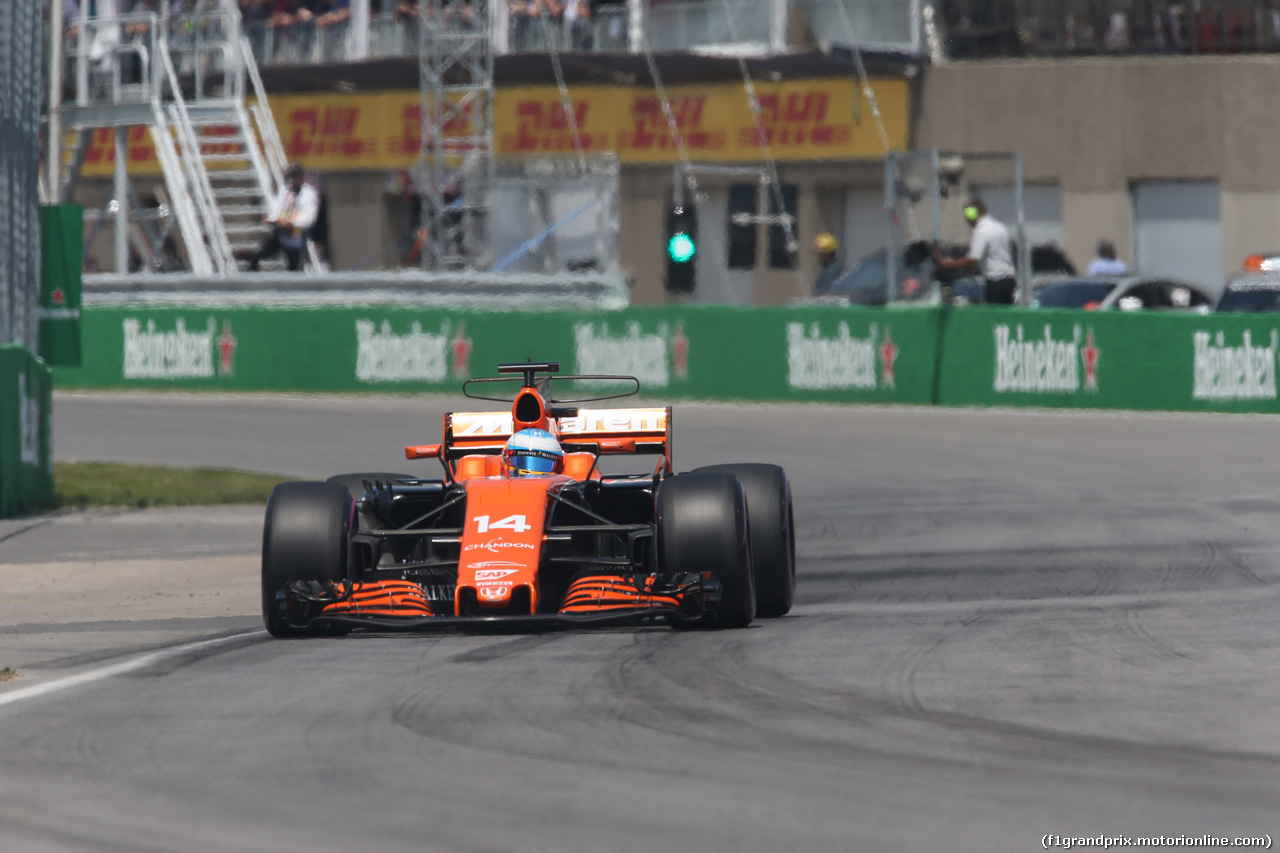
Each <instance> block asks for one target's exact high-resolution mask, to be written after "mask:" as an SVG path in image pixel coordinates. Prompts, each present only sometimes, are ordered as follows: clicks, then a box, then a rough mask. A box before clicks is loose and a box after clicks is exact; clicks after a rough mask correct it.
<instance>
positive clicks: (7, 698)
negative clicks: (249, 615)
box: [0, 631, 267, 705]
mask: <svg viewBox="0 0 1280 853" xmlns="http://www.w3.org/2000/svg"><path fill="white" fill-rule="evenodd" d="M266 633H267V632H266V631H247V632H245V633H243V634H232V635H231V636H230V637H219V638H217V639H216V640H201V641H199V642H197V643H187V644H185V645H182V646H174V647H173V648H170V649H161V650H160V651H158V652H150V653H148V654H145V655H141V656H139V657H136V658H131V659H130V660H126V661H121V662H120V663H113V664H111V665H110V666H104V667H102V668H101V669H95V670H90V671H89V672H82V673H80V674H79V675H69V676H67V677H66V678H59V679H57V680H56V681H46V682H45V683H44V684H33V685H31V686H30V687H24V688H22V689H21V690H14V691H13V692H11V693H0V705H8V704H10V703H11V702H21V701H22V700H23V699H35V698H36V697H38V696H47V695H49V694H50V693H57V692H58V691H59V690H67V689H68V688H71V687H79V686H80V685H82V684H91V683H93V682H95V681H102V680H103V679H104V678H111V677H112V676H115V675H120V674H122V673H126V672H132V671H134V670H135V669H142V668H143V667H148V666H151V665H152V664H155V663H159V662H160V661H163V660H167V659H169V658H175V657H180V656H181V655H186V654H190V653H191V652H197V651H201V650H203V649H210V648H213V647H215V646H221V645H225V644H227V643H233V642H237V641H239V640H244V639H246V638H248V637H255V636H258V635H259V634H261V635H263V636H266Z"/></svg>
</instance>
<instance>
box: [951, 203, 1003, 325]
mask: <svg viewBox="0 0 1280 853" xmlns="http://www.w3.org/2000/svg"><path fill="white" fill-rule="evenodd" d="M964 218H965V221H966V222H968V223H969V225H970V226H971V227H972V228H973V236H972V237H971V238H970V240H969V254H967V255H965V256H964V257H963V258H942V259H940V260H939V261H938V266H939V267H940V268H942V269H964V270H967V271H970V272H973V273H977V274H978V275H981V276H982V277H983V278H985V279H986V280H987V287H986V297H985V300H986V302H987V303H988V304H991V305H1012V304H1013V292H1014V290H1015V289H1016V287H1017V284H1018V279H1017V270H1016V269H1014V266H1013V242H1012V241H1011V240H1010V239H1009V229H1008V228H1005V227H1004V223H1002V222H1000V221H999V220H998V219H996V218H995V217H994V216H992V215H991V214H989V213H987V206H986V204H984V203H983V201H982V199H980V198H975V199H973V200H972V201H970V202H969V203H968V204H967V205H965V207H964Z"/></svg>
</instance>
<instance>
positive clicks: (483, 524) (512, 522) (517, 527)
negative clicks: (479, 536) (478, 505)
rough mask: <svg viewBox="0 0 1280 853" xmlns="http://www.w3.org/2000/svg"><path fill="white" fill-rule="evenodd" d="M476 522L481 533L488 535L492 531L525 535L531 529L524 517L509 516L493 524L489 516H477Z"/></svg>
mask: <svg viewBox="0 0 1280 853" xmlns="http://www.w3.org/2000/svg"><path fill="white" fill-rule="evenodd" d="M475 522H476V525H477V526H478V527H479V528H480V532H481V533H488V532H489V531H490V530H514V531H515V532H516V533H524V532H525V531H526V530H528V529H529V525H528V524H527V523H526V522H525V517H524V516H523V515H508V516H507V517H506V518H500V519H498V520H497V521H493V522H491V521H489V516H487V515H477V516H476V517H475Z"/></svg>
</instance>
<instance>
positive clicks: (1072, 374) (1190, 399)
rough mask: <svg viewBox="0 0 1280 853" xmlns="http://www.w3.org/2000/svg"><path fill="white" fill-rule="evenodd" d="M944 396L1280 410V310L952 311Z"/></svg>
mask: <svg viewBox="0 0 1280 853" xmlns="http://www.w3.org/2000/svg"><path fill="white" fill-rule="evenodd" d="M944 326H945V331H944V334H943V344H942V356H941V359H940V372H939V382H938V386H939V395H938V402H940V403H942V404H949V405H979V406H1063V407H1078V408H1107V409H1150V410H1183V411H1219V412H1275V411H1280V403H1277V398H1276V365H1277V355H1278V346H1277V344H1278V343H1280V314H1270V315H1267V314H1254V315H1247V314H1205V315H1187V314H1158V313H1125V312H1114V311H1113V312H1106V313H1100V312H1091V311H1047V310H1046V311H1037V310H1018V309H1008V308H1004V309H1001V308H979V307H974V308H965V309H959V310H952V311H950V312H949V316H947V317H946V318H945V320H944Z"/></svg>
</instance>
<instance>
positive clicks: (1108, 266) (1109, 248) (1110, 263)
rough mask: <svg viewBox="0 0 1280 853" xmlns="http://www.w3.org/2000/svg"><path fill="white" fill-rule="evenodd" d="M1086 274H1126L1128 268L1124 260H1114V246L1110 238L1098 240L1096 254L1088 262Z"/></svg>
mask: <svg viewBox="0 0 1280 853" xmlns="http://www.w3.org/2000/svg"><path fill="white" fill-rule="evenodd" d="M1085 274H1086V275H1089V276H1095V275H1128V274H1129V268H1128V267H1127V266H1125V264H1124V261H1118V260H1116V247H1115V244H1114V243H1112V242H1111V241H1110V240H1099V241H1098V256H1097V257H1096V258H1094V259H1093V262H1092V263H1090V264H1089V269H1088V270H1086V271H1085Z"/></svg>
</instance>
